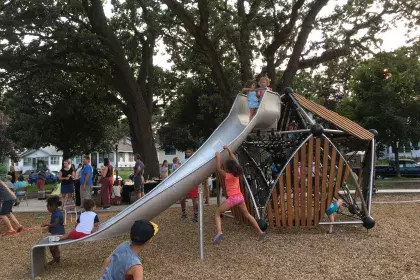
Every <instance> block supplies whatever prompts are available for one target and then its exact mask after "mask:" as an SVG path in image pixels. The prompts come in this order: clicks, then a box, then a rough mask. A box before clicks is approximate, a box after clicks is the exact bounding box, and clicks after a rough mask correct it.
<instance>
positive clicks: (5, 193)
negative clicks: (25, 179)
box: [0, 184, 15, 201]
mask: <svg viewBox="0 0 420 280" xmlns="http://www.w3.org/2000/svg"><path fill="white" fill-rule="evenodd" d="M2 199H3V201H9V200H15V198H14V197H13V195H12V194H10V193H9V189H8V188H7V186H4V185H3V184H0V201H1V200H2Z"/></svg>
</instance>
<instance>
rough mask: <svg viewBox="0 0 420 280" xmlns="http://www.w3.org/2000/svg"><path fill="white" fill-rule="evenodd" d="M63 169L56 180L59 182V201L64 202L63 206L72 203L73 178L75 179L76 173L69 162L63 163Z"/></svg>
mask: <svg viewBox="0 0 420 280" xmlns="http://www.w3.org/2000/svg"><path fill="white" fill-rule="evenodd" d="M63 166H64V167H63V168H62V169H61V170H60V172H59V173H58V179H59V180H61V200H62V201H64V203H63V204H65V203H66V198H65V197H66V196H67V202H72V201H73V193H74V178H76V171H75V170H73V168H72V167H71V165H70V161H69V160H65V161H64V162H63Z"/></svg>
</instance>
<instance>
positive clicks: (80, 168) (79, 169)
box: [76, 166, 83, 180]
mask: <svg viewBox="0 0 420 280" xmlns="http://www.w3.org/2000/svg"><path fill="white" fill-rule="evenodd" d="M82 170H83V166H82V167H79V168H77V169H76V180H78V179H80V176H82Z"/></svg>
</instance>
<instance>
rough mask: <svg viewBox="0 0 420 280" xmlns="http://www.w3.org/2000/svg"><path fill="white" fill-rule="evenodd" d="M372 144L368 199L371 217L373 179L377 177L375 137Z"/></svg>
mask: <svg viewBox="0 0 420 280" xmlns="http://www.w3.org/2000/svg"><path fill="white" fill-rule="evenodd" d="M371 145H372V151H371V153H370V155H371V159H370V160H371V161H370V174H369V175H370V176H369V177H370V178H369V201H368V204H369V209H368V215H369V217H370V213H371V211H372V194H373V180H374V179H375V178H374V177H373V175H374V173H375V157H376V155H375V153H376V143H375V138H373V139H372V142H371Z"/></svg>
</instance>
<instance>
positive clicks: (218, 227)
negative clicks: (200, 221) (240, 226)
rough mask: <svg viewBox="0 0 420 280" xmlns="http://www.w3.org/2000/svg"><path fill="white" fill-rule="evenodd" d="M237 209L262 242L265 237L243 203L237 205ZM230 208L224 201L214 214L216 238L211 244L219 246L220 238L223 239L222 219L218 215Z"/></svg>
mask: <svg viewBox="0 0 420 280" xmlns="http://www.w3.org/2000/svg"><path fill="white" fill-rule="evenodd" d="M238 207H239V209H240V210H241V212H242V214H243V215H244V216H245V217H246V218H247V219H248V221H249V223H250V224H251V225H252V227H253V228H255V230H256V231H257V232H258V234H259V240H263V239H264V237H265V233H264V232H263V231H262V230H261V229H260V227H259V226H258V223H257V221H256V220H255V218H254V217H253V216H252V215H251V214H249V212H248V209H247V208H246V205H245V203H244V202H243V203H241V204H239V205H238ZM230 208H232V207H231V206H230V205H229V204H228V203H227V202H226V201H224V202H223V203H222V204H221V205H220V206H219V207H218V208H217V210H216V214H215V216H214V218H215V220H216V237H215V238H214V240H213V244H219V243H220V241H221V239H222V237H223V233H222V218H221V217H220V215H221V214H223V213H224V212H226V211H227V210H229V209H230Z"/></svg>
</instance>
